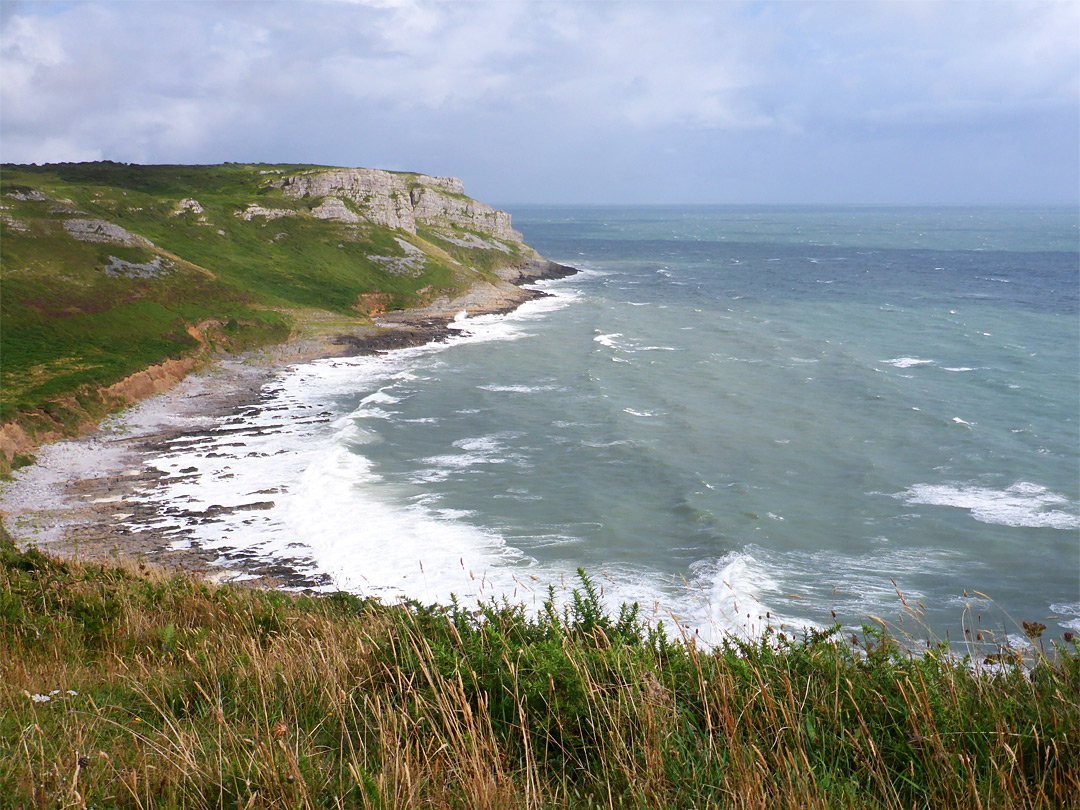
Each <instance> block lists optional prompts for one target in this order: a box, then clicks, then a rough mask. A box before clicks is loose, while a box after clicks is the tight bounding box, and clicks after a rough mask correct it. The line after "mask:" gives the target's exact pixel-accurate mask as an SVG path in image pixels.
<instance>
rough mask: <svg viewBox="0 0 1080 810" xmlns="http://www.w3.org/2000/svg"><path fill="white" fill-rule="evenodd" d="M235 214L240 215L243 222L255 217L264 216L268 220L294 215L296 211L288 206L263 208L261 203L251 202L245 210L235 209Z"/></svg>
mask: <svg viewBox="0 0 1080 810" xmlns="http://www.w3.org/2000/svg"><path fill="white" fill-rule="evenodd" d="M236 216H238V217H240V219H242V220H244V222H251V220H253V219H254V218H255V217H266V220H267V222H269V221H270V220H274V219H281V218H282V217H295V216H296V212H295V211H293V210H291V209H289V208H263V207H262V206H261V205H258V204H256V203H251V204H250V205H249V206H248V207H247V210H246V211H237V212H236Z"/></svg>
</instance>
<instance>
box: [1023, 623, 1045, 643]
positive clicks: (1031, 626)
mask: <svg viewBox="0 0 1080 810" xmlns="http://www.w3.org/2000/svg"><path fill="white" fill-rule="evenodd" d="M1021 624H1023V625H1024V633H1025V634H1026V635H1027V637H1028V638H1030V639H1032V640H1033V641H1034V640H1035V639H1037V638H1038V637H1039V636H1041V635H1042V632H1043V630H1045V629H1046V625H1045V624H1043V623H1042V622H1021Z"/></svg>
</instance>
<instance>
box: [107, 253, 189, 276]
mask: <svg viewBox="0 0 1080 810" xmlns="http://www.w3.org/2000/svg"><path fill="white" fill-rule="evenodd" d="M172 267H173V264H172V262H170V261H168V260H167V259H165V258H163V257H161V256H155V257H154V258H153V259H151V260H150V261H148V262H146V263H144V264H136V263H135V262H126V261H124V260H123V259H118V258H116V256H110V257H109V264H108V265H107V266H106V267H105V275H107V276H123V277H124V278H161V276H163V275H166V274H167V273H168V271H169V270H171V269H172Z"/></svg>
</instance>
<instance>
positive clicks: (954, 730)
mask: <svg viewBox="0 0 1080 810" xmlns="http://www.w3.org/2000/svg"><path fill="white" fill-rule="evenodd" d="M595 597H596V594H595V592H594V591H593V589H592V586H591V583H590V582H589V581H588V580H587V579H583V582H582V588H581V590H580V591H579V592H578V593H577V598H576V599H574V600H572V601H571V603H570V605H569V606H568V607H567V608H566V610H565V611H563V612H562V613H559V612H557V611H556V610H555V609H554V607H552V608H551V609H550V610H549V611H547V612H546V613H544V614H542V615H541V616H539V617H529V616H527V615H525V614H524V612H523V611H522V610H520V609H517V608H513V607H508V606H505V605H504V606H494V605H493V606H491V607H489V608H488V609H486V610H485V611H484V615H482V616H480V617H475V616H473V615H471V614H469V613H467V612H465V611H463V610H459V609H457V608H456V607H450V608H422V607H420V606H417V605H411V606H398V607H387V606H383V605H380V604H378V603H376V602H373V601H366V600H359V599H356V598H353V597H350V596H346V595H336V596H332V597H322V598H305V597H293V596H288V595H284V594H280V593H272V592H259V591H246V590H242V589H237V588H228V587H223V588H215V587H211V586H208V585H206V584H204V583H201V582H198V581H194V580H190V579H183V578H178V577H169V576H166V575H164V574H162V573H161V572H157V571H153V570H149V569H146V568H145V567H139V568H131V567H128V568H123V567H96V566H89V565H87V566H82V565H78V564H75V563H70V562H59V561H56V560H52V559H49V558H46V557H44V556H42V555H40V554H38V553H36V552H30V553H27V554H23V553H20V552H18V551H16V550H14V549H13V548H12V547H11V546H10V544H7V545H6V546H5V548H4V549H3V567H2V569H0V675H2V678H3V682H2V684H0V754H2V759H0V806H2V807H12V808H16V807H17V808H24V807H27V808H30V807H77V808H83V807H95V808H151V807H153V808H173V807H176V808H203V807H207V808H209V807H225V808H244V809H245V810H255V808H324V807H325V808H411V807H435V808H442V807H445V808H452V807H475V808H511V807H513V808H518V807H520V808H541V807H642V808H644V807H650V808H651V807H725V808H726V807H730V808H777V807H780V808H785V807H792V808H794V807H799V808H817V807H820V808H826V807H827V808H835V807H885V808H912V807H935V808H938V807H945V808H990V807H1046V808H1051V807H1076V806H1078V798H1077V797H1078V796H1080V785H1078V778H1080V777H1078V772H1080V768H1078V764H1077V763H1078V762H1080V706H1078V703H1080V696H1078V692H1080V681H1078V678H1080V666H1078V657H1077V650H1076V647H1075V643H1072V644H1069V645H1064V646H1062V647H1060V648H1052V649H1051V651H1052V652H1053V653H1054V654H1053V655H1045V654H1041V653H1040V654H1037V655H1036V656H1035V657H1034V658H1029V659H1028V660H1025V661H1020V660H1018V659H1008V660H1007V661H1006V662H1005V663H1003V664H995V666H994V667H993V668H992V669H993V671H990V668H987V669H983V670H980V669H979V668H977V667H973V666H971V665H970V662H969V665H967V666H965V665H964V663H963V662H960V661H957V660H955V658H954V657H953V656H950V655H948V654H947V653H946V651H944V650H940V649H938V648H937V647H936V646H935V647H934V648H933V649H932V650H931V651H930V652H928V653H926V654H925V655H924V656H921V657H912V656H911V655H908V654H906V653H903V652H902V651H901V650H900V649H899V648H898V647H897V645H896V644H889V643H888V642H887V637H886V636H885V635H883V634H881V633H873V632H869V633H868V635H867V636H866V637H864V638H863V640H862V642H861V644H860V651H859V652H858V653H857V654H856V653H855V652H853V651H852V649H851V646H850V644H849V643H847V642H843V643H841V642H839V641H838V640H837V638H836V637H835V636H834V635H831V634H821V635H819V636H811V637H809V638H806V639H803V640H800V641H798V642H792V641H788V640H781V639H779V638H778V637H776V636H770V637H768V638H767V639H765V640H764V641H763V642H761V643H753V644H749V643H739V642H734V641H732V642H730V643H729V644H727V645H725V646H723V647H721V648H719V649H716V650H712V651H709V652H705V651H702V650H698V649H695V648H694V647H693V646H690V645H687V644H685V643H683V642H681V641H676V642H672V641H670V640H668V639H667V638H666V637H665V636H664V635H663V633H662V631H661V630H659V629H655V628H654V629H650V628H647V627H645V626H643V625H642V624H641V623H640V622H639V621H638V620H637V618H636V615H635V614H634V613H633V611H632V610H629V609H626V610H624V612H623V614H622V615H620V617H618V618H617V619H616V618H613V617H610V616H607V615H605V614H604V613H603V611H602V610H601V609H600V607H599V602H598V600H597V599H596V598H595ZM69 690H70V691H69ZM50 693H54V694H50ZM35 695H37V696H39V697H38V699H37V700H35V699H34V696H35ZM42 696H44V697H48V698H49V699H48V700H44V699H42Z"/></svg>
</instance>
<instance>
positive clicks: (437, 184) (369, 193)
mask: <svg viewBox="0 0 1080 810" xmlns="http://www.w3.org/2000/svg"><path fill="white" fill-rule="evenodd" d="M274 185H275V186H276V187H277V188H280V189H281V190H282V191H283V192H284V194H285V196H286V197H294V198H303V197H316V198H318V197H325V198H327V199H326V200H324V201H323V202H322V204H321V205H319V207H318V208H316V209H315V210H314V211H313V212H312V213H313V214H314V215H315V216H319V217H320V218H321V219H338V218H339V216H345V214H343V213H341V212H342V211H345V212H348V213H349V214H352V213H353V212H352V211H349V209H348V208H347V207H346V206H345V205H344V203H343V202H342V200H341V198H344V199H346V200H349V201H350V202H352V203H354V204H355V205H356V206H357V207H358V208H359V209H360V211H361V212H362V214H363V217H364V218H365V219H367V220H369V221H371V222H373V223H375V224H376V225H382V226H384V227H388V228H400V229H401V230H403V231H406V232H408V233H411V234H415V233H416V223H417V222H421V223H423V224H425V225H428V226H432V227H438V226H447V225H457V226H460V227H463V228H467V229H469V230H474V231H482V232H484V233H489V234H491V235H492V236H496V237H499V238H502V239H508V240H511V241H514V242H521V241H522V237H521V234H519V233H518V232H517V231H515V230H514V229H513V228H511V227H510V215H509V214H507V213H506V212H504V211H496V210H495V209H494V208H492V207H491V206H488V205H484V204H483V203H481V202H477V201H476V200H470V199H468V198H465V197H463V196H454V195H464V192H465V188H464V186H463V185H462V183H461V181H460V180H458V179H457V178H455V177H429V176H428V175H424V174H419V175H398V174H392V173H391V172H385V171H382V170H380V169H331V170H329V171H323V172H313V173H310V174H298V175H293V176H291V177H285V178H283V179H281V180H279V181H277V182H275V183H274ZM319 212H321V213H319ZM342 221H344V222H354V221H355V220H351V219H343V220H342Z"/></svg>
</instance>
